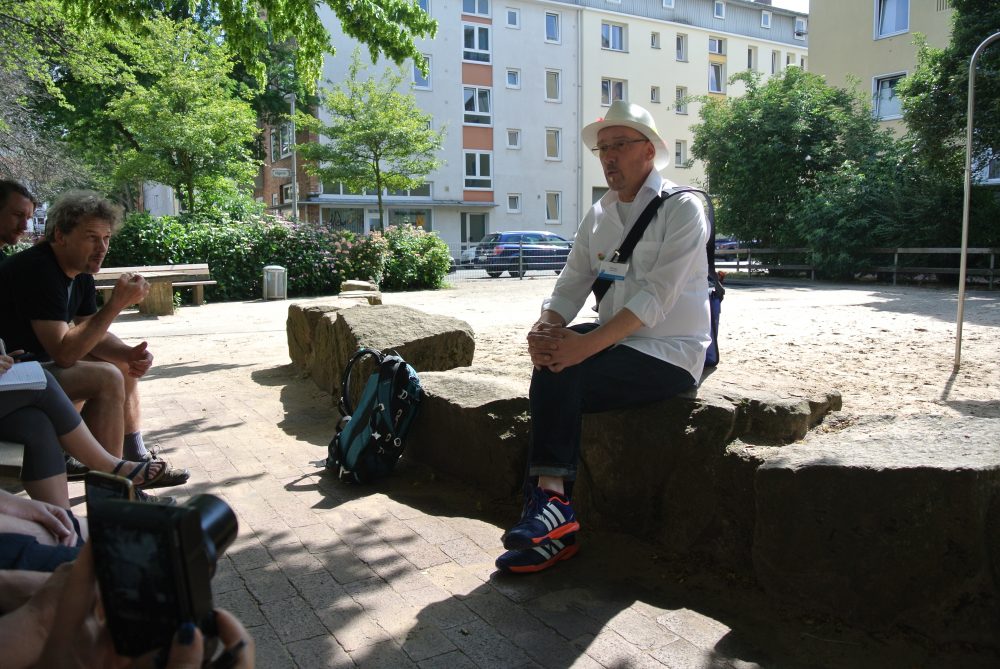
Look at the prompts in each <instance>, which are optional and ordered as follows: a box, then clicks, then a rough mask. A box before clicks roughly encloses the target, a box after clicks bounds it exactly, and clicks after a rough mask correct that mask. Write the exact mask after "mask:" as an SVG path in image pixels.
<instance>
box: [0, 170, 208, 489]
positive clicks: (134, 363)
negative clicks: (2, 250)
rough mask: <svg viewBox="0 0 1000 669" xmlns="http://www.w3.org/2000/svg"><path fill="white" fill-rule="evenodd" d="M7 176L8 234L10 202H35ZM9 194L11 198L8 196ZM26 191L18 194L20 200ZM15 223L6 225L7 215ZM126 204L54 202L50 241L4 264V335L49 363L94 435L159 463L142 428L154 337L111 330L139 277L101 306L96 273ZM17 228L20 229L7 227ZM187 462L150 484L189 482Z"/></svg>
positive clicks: (126, 279)
mask: <svg viewBox="0 0 1000 669" xmlns="http://www.w3.org/2000/svg"><path fill="white" fill-rule="evenodd" d="M11 184H13V182H0V206H2V207H3V208H2V209H0V240H4V241H7V242H9V241H10V239H11V238H12V237H13V236H14V235H15V234H16V233H17V230H18V229H19V226H12V224H11V221H13V220H14V219H13V217H8V216H7V215H6V214H5V213H4V212H5V211H6V209H7V208H8V206H9V203H10V202H12V201H13V202H19V201H21V200H29V201H30V198H27V197H26V196H25V195H24V192H22V191H23V189H22V191H18V190H17V189H16V188H15V187H17V184H13V186H12V185H11ZM5 192H6V200H4V197H5ZM19 198H20V199H19ZM5 221H7V222H5ZM120 224H121V208H120V207H118V206H116V205H114V204H112V203H111V202H109V201H108V200H106V199H104V198H102V197H101V196H100V195H98V194H97V193H93V192H89V191H70V192H68V193H65V194H64V195H63V196H61V197H60V198H59V199H58V200H57V201H56V203H55V204H54V205H52V207H50V208H49V212H48V218H47V220H46V231H45V237H46V238H45V241H43V242H41V243H39V244H36V245H35V246H33V247H32V248H30V249H27V250H25V251H21V252H20V253H16V254H14V255H13V256H11V257H9V258H7V259H6V260H4V261H3V262H2V263H0V314H3V319H2V320H0V337H2V338H3V339H5V340H6V342H7V344H8V347H9V348H11V349H14V348H18V349H24V350H26V351H28V352H29V353H32V354H34V355H35V356H36V357H37V358H38V359H39V360H41V361H43V362H47V363H48V361H51V364H47V365H46V366H47V368H48V371H50V372H51V373H52V375H53V376H54V377H55V378H56V379H57V380H58V382H59V384H60V385H61V386H62V388H63V390H65V391H66V394H67V395H68V396H69V397H70V399H72V400H73V401H74V402H83V409H82V414H83V418H84V421H86V423H87V425H88V427H89V429H90V430H91V432H92V433H93V434H94V435H95V436H96V437H97V440H98V441H99V442H100V443H101V445H103V446H104V447H105V448H106V449H107V450H108V452H109V453H110V454H111V455H113V456H115V457H116V458H118V457H122V455H123V454H124V457H125V458H127V459H129V460H147V461H149V460H153V456H152V455H151V454H150V453H149V452H148V451H147V450H146V449H145V446H144V444H143V442H142V434H141V432H140V431H139V423H140V403H139V390H138V381H139V378H141V377H142V376H143V375H144V374H145V373H146V372H147V371H148V370H149V368H150V366H151V365H152V362H153V356H152V355H151V354H150V353H149V351H148V350H147V349H146V343H145V342H142V343H140V344H139V345H137V346H129V345H127V344H125V343H124V342H122V341H121V340H120V339H118V337H116V336H115V335H114V334H112V333H111V332H110V331H109V330H108V328H109V327H110V325H111V323H112V321H114V319H115V317H116V316H118V314H119V313H120V312H121V311H122V310H123V309H124V308H126V307H127V306H130V305H132V304H135V303H136V302H139V301H141V300H142V299H143V297H145V295H146V293H147V291H148V290H149V285H148V284H147V283H146V281H145V279H143V278H142V277H141V276H139V275H130V274H125V275H122V277H120V278H119V280H118V282H117V284H116V285H115V288H114V291H113V292H112V295H111V297H110V299H109V300H108V302H107V303H105V305H104V306H103V307H102V308H101V309H98V308H97V292H96V289H95V287H94V279H93V276H92V274H93V273H94V272H97V271H98V270H99V269H100V268H101V263H102V262H103V260H104V256H105V254H106V253H107V251H108V244H109V241H110V239H111V235H112V234H113V233H114V232H115V231H116V230H117V229H118V227H119V225H120ZM9 227H14V228H15V229H14V232H13V233H11V234H5V232H4V230H5V229H6V228H9ZM188 476H189V472H188V471H187V470H186V469H171V468H170V467H166V469H165V471H163V472H162V474H161V475H159V476H157V477H156V480H155V482H152V483H150V484H148V485H149V486H150V487H157V486H165V485H179V484H182V483H185V482H186V481H187V479H188Z"/></svg>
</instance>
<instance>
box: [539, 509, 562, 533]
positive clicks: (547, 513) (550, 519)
mask: <svg viewBox="0 0 1000 669" xmlns="http://www.w3.org/2000/svg"><path fill="white" fill-rule="evenodd" d="M542 517H543V520H542V522H544V523H545V526H546V527H547V528H548V529H549V530H552V528H554V527H556V526H557V525H559V521H558V519H556V516H555V514H553V513H552V511H551V510H550V509H549V508H548V507H546V508H544V509H542Z"/></svg>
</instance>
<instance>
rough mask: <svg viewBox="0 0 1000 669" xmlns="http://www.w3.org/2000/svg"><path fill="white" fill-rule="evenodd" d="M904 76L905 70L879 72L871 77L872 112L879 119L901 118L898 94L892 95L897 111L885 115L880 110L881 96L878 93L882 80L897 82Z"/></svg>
mask: <svg viewBox="0 0 1000 669" xmlns="http://www.w3.org/2000/svg"><path fill="white" fill-rule="evenodd" d="M905 76H906V72H890V73H888V74H880V75H878V76H875V77H872V113H873V114H874V115H875V118H877V119H878V120H879V121H895V120H897V119H901V118H903V109H902V100H900V99H899V96H894V97H895V98H896V100H897V102H896V105H897V106H899V111H898V113H894V114H891V115H886V114H884V113H883V112H882V110H881V106H882V105H881V102H882V97H881V95H880V93H881V88H882V86H881V84H882V82H883V81H885V82H889V81H896V82H897V83H898V82H899V80H900V79H902V78H903V77H905Z"/></svg>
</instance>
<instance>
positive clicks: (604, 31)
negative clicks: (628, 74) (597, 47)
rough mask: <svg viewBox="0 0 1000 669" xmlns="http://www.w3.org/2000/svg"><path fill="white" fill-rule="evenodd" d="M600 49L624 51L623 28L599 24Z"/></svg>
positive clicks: (614, 24)
mask: <svg viewBox="0 0 1000 669" xmlns="http://www.w3.org/2000/svg"><path fill="white" fill-rule="evenodd" d="M601 48H602V49H611V50H612V51H624V50H625V26H623V25H619V24H617V23H601Z"/></svg>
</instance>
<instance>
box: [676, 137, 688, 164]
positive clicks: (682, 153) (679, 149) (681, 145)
mask: <svg viewBox="0 0 1000 669" xmlns="http://www.w3.org/2000/svg"><path fill="white" fill-rule="evenodd" d="M687 159H688V151H687V142H684V141H679V140H678V141H676V142H674V165H676V166H677V167H687Z"/></svg>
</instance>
